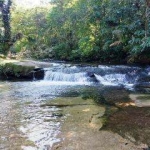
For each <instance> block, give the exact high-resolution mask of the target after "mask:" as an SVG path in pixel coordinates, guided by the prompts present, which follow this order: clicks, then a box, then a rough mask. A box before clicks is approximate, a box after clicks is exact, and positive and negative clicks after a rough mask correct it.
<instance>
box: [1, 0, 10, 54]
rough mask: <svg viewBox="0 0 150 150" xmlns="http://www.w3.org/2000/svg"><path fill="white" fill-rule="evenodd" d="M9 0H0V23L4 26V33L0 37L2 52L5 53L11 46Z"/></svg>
mask: <svg viewBox="0 0 150 150" xmlns="http://www.w3.org/2000/svg"><path fill="white" fill-rule="evenodd" d="M11 4H12V2H11V0H7V1H6V0H0V10H1V13H2V23H3V28H4V35H3V37H2V38H1V41H0V42H1V43H2V44H3V47H2V48H3V50H2V51H3V53H4V54H7V52H8V51H9V48H10V46H11V26H10V7H11Z"/></svg>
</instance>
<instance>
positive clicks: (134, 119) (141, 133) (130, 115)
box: [105, 107, 150, 145]
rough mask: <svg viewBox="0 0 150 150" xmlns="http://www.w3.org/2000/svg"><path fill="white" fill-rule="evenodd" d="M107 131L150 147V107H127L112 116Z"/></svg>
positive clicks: (108, 121)
mask: <svg viewBox="0 0 150 150" xmlns="http://www.w3.org/2000/svg"><path fill="white" fill-rule="evenodd" d="M105 129H109V130H112V131H113V132H116V133H118V134H120V135H121V136H123V137H126V138H128V139H129V138H130V139H135V140H134V141H133V142H136V143H145V144H147V145H150V109H149V108H148V107H142V108H141V107H140V108H139V107H126V108H124V109H120V110H119V111H117V112H116V113H114V114H112V115H110V117H109V118H108V120H107V123H106V125H105Z"/></svg>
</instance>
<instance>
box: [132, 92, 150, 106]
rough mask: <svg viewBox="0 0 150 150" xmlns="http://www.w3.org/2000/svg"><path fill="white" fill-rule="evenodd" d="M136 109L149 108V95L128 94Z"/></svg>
mask: <svg viewBox="0 0 150 150" xmlns="http://www.w3.org/2000/svg"><path fill="white" fill-rule="evenodd" d="M130 98H131V99H132V100H133V101H134V103H135V105H136V106H137V107H150V94H130Z"/></svg>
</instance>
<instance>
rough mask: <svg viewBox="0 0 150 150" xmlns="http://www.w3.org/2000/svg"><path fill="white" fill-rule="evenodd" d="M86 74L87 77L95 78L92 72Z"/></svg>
mask: <svg viewBox="0 0 150 150" xmlns="http://www.w3.org/2000/svg"><path fill="white" fill-rule="evenodd" d="M87 75H88V76H89V77H91V78H95V75H94V73H93V72H87Z"/></svg>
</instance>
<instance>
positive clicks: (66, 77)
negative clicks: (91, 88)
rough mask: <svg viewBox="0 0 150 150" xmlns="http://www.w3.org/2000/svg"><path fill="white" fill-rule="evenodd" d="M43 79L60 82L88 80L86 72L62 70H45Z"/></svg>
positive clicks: (83, 81)
mask: <svg viewBox="0 0 150 150" xmlns="http://www.w3.org/2000/svg"><path fill="white" fill-rule="evenodd" d="M44 80H46V81H62V82H80V83H85V82H88V77H87V75H86V73H84V72H83V73H82V72H81V73H64V72H53V71H46V72H45V77H44Z"/></svg>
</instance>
